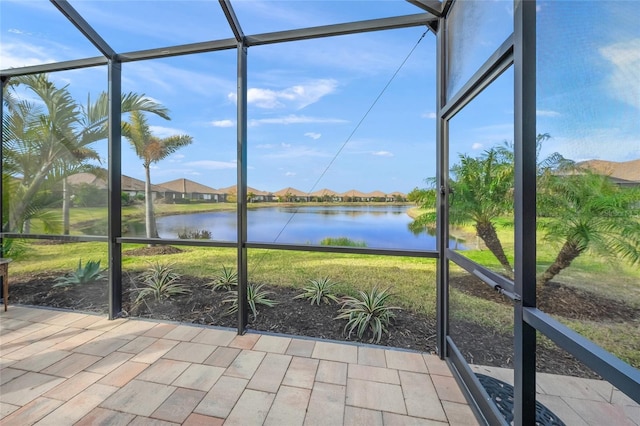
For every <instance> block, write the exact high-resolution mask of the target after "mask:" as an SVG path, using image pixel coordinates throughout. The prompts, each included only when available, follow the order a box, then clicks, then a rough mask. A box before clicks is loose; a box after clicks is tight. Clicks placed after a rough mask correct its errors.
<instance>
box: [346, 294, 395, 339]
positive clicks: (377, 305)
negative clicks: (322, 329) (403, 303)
mask: <svg viewBox="0 0 640 426" xmlns="http://www.w3.org/2000/svg"><path fill="white" fill-rule="evenodd" d="M388 291H389V289H385V290H380V289H378V288H377V287H374V288H373V289H371V291H370V292H366V291H363V290H360V291H359V292H358V293H359V294H358V297H351V296H347V297H345V298H344V299H343V301H342V307H341V308H340V310H339V311H338V312H339V315H338V316H337V317H336V318H335V319H346V320H347V325H345V327H344V332H346V331H347V329H348V330H349V334H348V336H347V337H348V338H351V333H353V332H355V333H356V334H357V336H358V338H360V339H362V337H363V336H364V334H365V332H366V331H367V330H370V331H371V333H372V337H371V339H370V340H369V342H375V343H379V342H380V339H382V334H383V333H387V332H388V330H387V326H388V325H389V322H390V321H391V319H392V318H393V317H394V314H393V312H392V311H391V310H392V309H399V308H397V307H392V306H387V299H388V298H389V297H390V296H391V293H388Z"/></svg>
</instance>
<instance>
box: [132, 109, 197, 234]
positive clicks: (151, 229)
mask: <svg viewBox="0 0 640 426" xmlns="http://www.w3.org/2000/svg"><path fill="white" fill-rule="evenodd" d="M123 135H124V136H125V137H126V138H127V139H128V140H129V142H130V143H131V146H132V147H133V149H134V150H135V151H136V154H137V155H138V157H140V159H141V160H142V166H143V167H144V172H145V185H144V196H145V223H146V231H147V238H157V237H158V230H157V229H156V221H155V217H154V215H153V200H152V198H151V172H150V168H151V164H153V163H157V162H158V161H160V160H163V159H164V158H166V157H167V156H169V155H171V154H173V153H174V152H176V151H177V150H178V149H180V148H182V147H183V146H186V145H189V144H190V143H191V142H193V138H192V137H191V136H187V135H176V136H169V137H167V138H162V139H161V138H159V137H157V136H154V135H152V134H151V130H150V128H149V124H148V123H147V119H146V117H145V116H144V114H143V113H142V112H141V111H133V112H132V113H131V116H130V122H129V123H127V124H125V125H124V127H123Z"/></svg>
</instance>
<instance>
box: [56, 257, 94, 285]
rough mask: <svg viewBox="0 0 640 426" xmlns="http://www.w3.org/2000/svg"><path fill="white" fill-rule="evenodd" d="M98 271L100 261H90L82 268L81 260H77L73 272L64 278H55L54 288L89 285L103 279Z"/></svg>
mask: <svg viewBox="0 0 640 426" xmlns="http://www.w3.org/2000/svg"><path fill="white" fill-rule="evenodd" d="M102 272H104V269H103V270H101V269H100V261H99V260H98V261H97V262H96V261H94V260H90V261H88V262H87V263H85V265H84V266H82V259H79V260H78V267H77V268H76V270H75V271H73V272H71V273H70V274H69V275H67V276H64V277H59V278H56V284H54V285H53V286H54V287H70V286H74V285H82V284H90V283H92V282H95V281H97V280H99V279H101V278H103V275H102Z"/></svg>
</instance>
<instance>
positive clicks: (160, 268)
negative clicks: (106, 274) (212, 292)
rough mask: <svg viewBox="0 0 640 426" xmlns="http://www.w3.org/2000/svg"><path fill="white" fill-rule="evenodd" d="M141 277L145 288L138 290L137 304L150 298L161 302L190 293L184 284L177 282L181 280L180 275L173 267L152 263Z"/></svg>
mask: <svg viewBox="0 0 640 426" xmlns="http://www.w3.org/2000/svg"><path fill="white" fill-rule="evenodd" d="M140 277H141V278H142V282H143V285H144V288H141V289H139V290H138V297H136V301H135V303H136V304H138V303H140V302H142V301H143V300H144V299H145V298H147V297H149V296H152V297H153V298H154V299H155V300H157V301H161V300H164V299H168V298H170V297H172V296H175V295H176V294H185V293H189V290H188V289H187V288H185V285H184V284H182V283H179V282H177V281H178V280H179V279H180V274H178V273H177V272H175V271H174V270H173V265H162V264H160V262H156V263H152V264H151V266H150V267H149V269H147V270H146V271H145V272H143V273H142V275H141V276H140Z"/></svg>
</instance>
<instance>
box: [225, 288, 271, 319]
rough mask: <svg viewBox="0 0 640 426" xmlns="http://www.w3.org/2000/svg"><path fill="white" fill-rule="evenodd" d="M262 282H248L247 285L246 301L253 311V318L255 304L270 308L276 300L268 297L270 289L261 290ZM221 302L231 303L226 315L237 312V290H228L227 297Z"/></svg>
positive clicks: (256, 315)
mask: <svg viewBox="0 0 640 426" xmlns="http://www.w3.org/2000/svg"><path fill="white" fill-rule="evenodd" d="M262 287H264V284H249V285H247V302H248V303H249V309H251V312H252V313H253V319H254V321H255V319H256V318H257V317H258V309H257V305H265V306H268V307H270V308H272V307H274V306H275V305H276V304H277V302H275V301H274V300H271V299H269V298H268V297H267V296H268V295H269V294H272V293H273V292H272V291H266V290H262ZM222 303H231V307H230V308H229V309H228V310H227V313H226V315H231V314H233V313H235V312H238V290H230V291H228V292H227V297H226V298H225V299H224V300H223V301H222Z"/></svg>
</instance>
